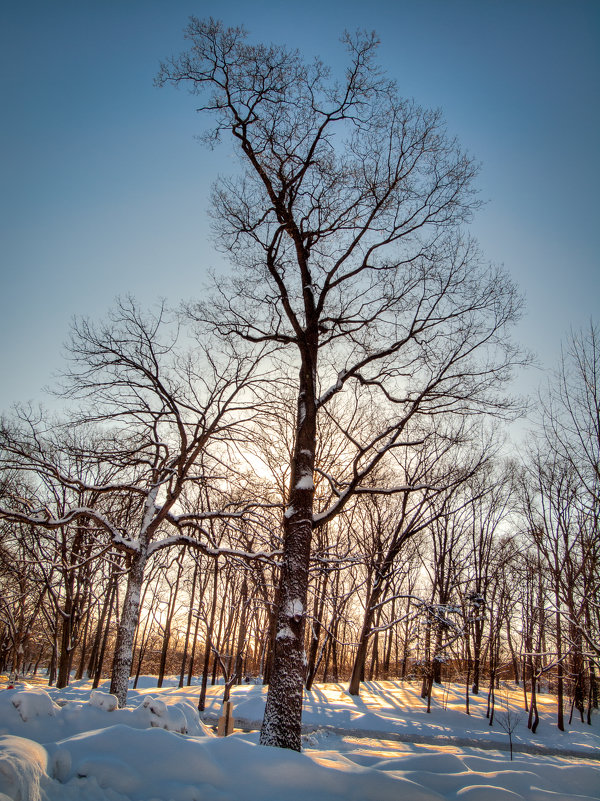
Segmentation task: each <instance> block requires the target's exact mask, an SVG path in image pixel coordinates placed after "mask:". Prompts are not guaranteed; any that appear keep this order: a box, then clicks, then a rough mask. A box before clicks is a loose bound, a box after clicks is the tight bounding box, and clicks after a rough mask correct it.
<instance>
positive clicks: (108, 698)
mask: <svg viewBox="0 0 600 801" xmlns="http://www.w3.org/2000/svg"><path fill="white" fill-rule="evenodd" d="M90 704H91V705H92V706H95V707H98V709H104V710H105V711H106V712H113V711H114V710H115V709H116V708H117V707H118V706H119V701H118V699H117V696H116V695H111V694H110V693H105V692H102V690H92V692H91V694H90Z"/></svg>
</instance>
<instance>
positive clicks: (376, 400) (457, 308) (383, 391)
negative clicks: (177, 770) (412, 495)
mask: <svg viewBox="0 0 600 801" xmlns="http://www.w3.org/2000/svg"><path fill="white" fill-rule="evenodd" d="M185 35H186V38H187V39H188V41H189V43H190V47H189V49H188V50H187V52H184V53H183V54H182V55H181V56H180V57H178V58H172V59H170V60H169V61H167V62H165V63H164V64H163V65H162V67H161V70H160V73H159V75H158V78H157V82H158V84H159V85H163V84H166V83H172V84H185V85H187V86H188V87H189V88H190V89H191V91H192V92H193V93H194V94H196V95H200V96H201V97H202V101H201V107H200V110H202V111H203V112H205V113H206V114H207V115H208V116H209V117H210V118H211V119H212V121H213V124H212V127H207V128H206V130H205V135H204V138H205V140H206V141H207V142H208V143H209V144H211V145H214V144H216V143H217V142H218V141H219V140H220V139H221V137H223V136H225V135H227V136H228V137H229V142H230V143H232V144H233V146H234V147H235V149H236V152H237V154H238V156H239V160H240V172H239V174H238V175H237V176H235V177H233V178H225V179H222V180H220V181H219V182H218V183H217V185H216V186H215V189H214V193H213V202H212V207H213V217H214V223H215V229H216V234H217V237H218V242H219V243H220V246H221V247H222V248H224V250H225V251H226V253H227V254H228V257H229V259H230V261H231V263H232V265H233V266H234V267H235V274H234V276H233V277H231V278H230V279H229V280H228V281H222V282H220V283H219V284H218V286H216V288H215V291H214V293H213V295H212V297H211V298H210V301H208V302H206V303H203V304H202V303H201V304H197V305H196V306H194V307H193V310H192V311H193V314H194V315H195V316H196V317H197V318H198V319H200V320H203V321H205V322H207V323H209V324H211V325H212V326H213V328H214V330H215V331H216V332H218V333H219V334H220V335H221V336H222V338H223V339H224V340H227V341H232V340H244V341H246V342H248V343H254V344H255V345H256V346H257V347H261V346H263V345H264V344H265V343H267V344H268V346H269V347H275V348H277V354H276V355H275V356H274V357H272V358H273V359H274V362H273V363H278V364H279V366H280V371H281V375H282V377H284V378H286V380H288V381H289V382H290V383H291V384H292V385H293V386H294V388H295V390H294V391H295V397H296V403H297V406H296V421H295V436H294V443H293V448H292V451H291V456H290V472H289V476H290V477H289V487H288V490H287V498H286V512H285V515H284V521H283V526H284V554H283V562H282V567H281V577H280V584H279V589H278V598H277V607H278V612H277V616H278V617H277V624H276V636H275V645H274V660H273V668H272V672H271V679H270V685H269V694H268V699H267V708H266V712H265V717H264V722H263V728H262V732H261V743H263V744H266V745H275V746H280V747H287V748H292V749H296V750H299V749H300V727H301V713H302V686H303V677H304V671H305V666H304V625H305V616H306V602H307V587H308V582H309V562H310V555H311V541H312V535H313V530H314V529H315V528H316V527H319V526H322V525H324V524H326V523H328V522H330V521H331V520H333V518H334V517H335V516H336V515H338V514H339V513H340V512H341V511H342V510H343V509H344V508H345V507H346V506H347V504H348V503H349V502H350V500H351V499H352V498H353V497H355V496H356V495H357V494H358V493H364V492H369V493H375V492H402V491H404V492H406V491H409V490H410V489H411V488H410V487H406V486H398V485H395V484H394V483H393V481H392V483H386V484H385V485H384V486H377V485H376V484H375V483H374V482H373V481H372V480H371V479H372V476H374V475H375V472H376V470H377V469H378V468H379V467H380V466H381V465H383V464H385V463H393V461H394V458H395V454H396V452H398V451H399V450H401V449H407V448H410V447H411V446H412V445H413V444H419V443H422V442H423V441H424V440H425V439H426V438H434V437H436V436H440V437H445V438H455V439H456V440H459V439H460V438H461V436H462V435H463V434H464V430H463V427H464V418H465V416H466V415H468V414H470V413H473V412H483V411H491V412H496V413H501V412H506V411H507V409H508V406H507V403H506V401H505V400H504V399H503V397H502V396H501V395H500V394H499V392H498V388H499V385H500V384H501V383H502V381H503V380H504V379H506V378H507V377H508V376H509V374H510V370H511V367H512V366H513V365H514V364H515V363H516V362H517V361H518V360H519V358H520V356H519V354H518V352H517V351H516V350H515V349H514V348H513V347H512V345H511V344H510V341H509V339H508V338H507V331H508V329H509V328H510V326H511V324H512V323H513V322H514V321H515V319H516V317H517V316H518V313H519V305H520V302H519V298H518V297H517V293H516V291H515V289H514V287H513V285H512V284H511V282H510V280H509V279H508V277H507V276H506V274H504V273H503V272H502V271H501V270H498V269H494V268H492V267H489V266H488V265H487V264H486V263H485V262H484V261H483V260H482V257H481V255H480V253H479V252H478V249H477V246H476V244H475V243H474V241H473V240H472V239H471V238H469V237H468V236H467V235H466V234H465V232H464V230H463V224H464V223H465V222H467V221H468V220H469V218H470V216H471V213H472V211H473V209H474V208H475V207H476V206H477V200H476V197H475V195H474V187H473V180H474V177H475V175H476V166H475V164H474V163H473V161H472V159H470V158H469V157H468V156H467V155H466V154H465V153H464V152H463V151H462V150H461V148H460V147H459V145H458V144H457V142H456V141H455V140H454V139H452V138H451V137H450V136H449V135H448V134H447V132H446V129H445V126H444V123H443V120H442V118H441V115H440V113H439V112H437V111H428V110H425V109H423V108H421V107H420V106H418V105H417V104H416V103H414V102H412V101H408V100H404V99H402V98H401V97H400V96H399V94H398V91H397V88H396V86H395V84H394V83H393V82H392V81H390V80H388V79H387V78H386V77H385V76H384V75H383V73H382V71H381V70H380V68H379V67H378V65H377V63H376V60H375V56H376V48H377V40H376V37H375V36H374V35H368V34H363V33H357V34H356V35H350V34H347V35H345V36H344V40H343V41H344V44H345V46H346V49H347V53H348V62H347V68H346V70H345V73H344V75H343V76H342V77H340V78H339V79H335V78H334V77H333V76H332V75H331V72H330V70H329V69H328V68H327V67H326V66H325V65H324V64H323V63H322V62H321V61H320V60H318V59H316V60H314V61H312V62H311V63H306V62H305V61H304V60H303V58H302V57H301V55H300V54H299V53H298V52H296V51H291V50H289V49H287V48H285V47H279V46H275V45H268V46H267V45H262V44H258V45H253V44H249V43H248V42H247V35H246V32H245V31H244V30H243V29H242V28H226V27H224V26H223V25H222V24H221V23H219V22H215V21H214V20H212V19H211V20H208V21H200V20H198V19H196V18H193V17H192V18H191V19H190V22H189V25H188V27H187V29H186V34H185ZM294 373H295V376H294V375H293V374H294ZM327 416H330V417H332V419H333V420H334V424H335V426H336V427H337V429H338V431H339V432H340V434H341V435H342V436H343V437H345V439H346V446H345V449H344V452H345V459H342V460H340V463H339V465H338V466H337V468H336V469H335V470H332V472H331V473H329V474H328V475H327V481H328V482H329V487H330V493H329V495H328V496H327V497H325V498H324V500H323V502H318V501H317V500H316V499H315V483H314V479H315V471H316V470H318V468H319V465H318V464H316V462H315V454H316V452H317V444H318V436H319V435H318V432H319V424H318V420H319V418H322V417H327ZM358 417H362V418H363V419H366V418H369V421H370V424H369V425H365V426H364V427H363V428H361V429H359V430H357V429H356V426H355V425H353V423H354V422H355V421H356V419H357V418H358Z"/></svg>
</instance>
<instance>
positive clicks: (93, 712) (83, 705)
mask: <svg viewBox="0 0 600 801" xmlns="http://www.w3.org/2000/svg"><path fill="white" fill-rule="evenodd" d="M72 692H73V691H72ZM86 695H88V696H89V698H88V700H85V701H81V700H80V701H75V700H66V699H64V698H59V699H58V700H59V703H55V702H54V701H53V700H52V699H51V697H50V695H49V694H48V693H47V692H46V691H45V690H43V689H41V688H35V689H34V688H31V687H28V688H26V689H24V690H3V691H2V692H0V734H16V735H18V736H21V737H27V738H28V739H30V740H35V741H36V742H38V743H46V742H52V741H55V740H56V739H57V738H64V737H70V736H72V735H75V734H80V733H82V732H86V731H91V730H92V729H104V728H106V727H107V726H113V725H115V724H119V723H122V724H124V725H127V726H130V727H131V728H134V729H149V728H159V729H166V730H168V731H173V732H179V733H181V734H193V735H195V734H205V733H206V731H207V729H206V726H205V725H204V724H203V723H201V721H200V720H199V718H198V712H197V709H196V707H195V706H193V705H192V704H191V703H189V701H187V700H185V699H182V700H180V701H176V702H174V703H169V704H168V705H167V704H166V703H165V702H164V701H162V700H160V699H159V698H154V697H153V696H150V695H146V696H145V697H143V698H142V699H141V700H139V699H137V705H136V706H135V707H126V708H124V709H117V708H116V698H115V696H114V695H110V693H105V692H101V691H99V690H93V691H92V692H91V693H90V692H89V691H88V693H86Z"/></svg>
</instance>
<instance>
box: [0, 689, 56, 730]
mask: <svg viewBox="0 0 600 801" xmlns="http://www.w3.org/2000/svg"><path fill="white" fill-rule="evenodd" d="M11 701H12V704H13V706H14V707H15V709H17V710H18V712H19V715H20V716H21V720H22V721H23V722H25V723H26V722H27V721H28V720H31V719H32V718H41V717H45V716H50V717H52V716H53V715H54V714H55V710H56V709H58V706H57V704H55V703H54V702H53V701H52V699H51V698H50V696H49V695H48V693H47V692H46V691H45V690H42V689H41V688H38V689H34V688H28V689H26V690H19V691H17V692H16V693H13V695H12V698H11Z"/></svg>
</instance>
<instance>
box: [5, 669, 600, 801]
mask: <svg viewBox="0 0 600 801" xmlns="http://www.w3.org/2000/svg"><path fill="white" fill-rule="evenodd" d="M419 691H420V686H419V685H417V684H412V683H408V682H405V683H402V682H396V681H387V682H367V683H365V684H364V685H362V689H361V695H360V696H359V697H358V698H357V697H355V696H351V695H349V694H348V693H347V692H346V688H345V685H342V684H325V685H322V684H321V685H315V686H314V689H313V690H312V691H311V692H308V693H305V701H304V716H303V722H304V726H305V730H306V733H305V734H304V735H303V754H297V753H295V752H292V751H285V750H282V749H277V748H263V747H261V746H258V744H257V743H258V731H257V726H258V725H259V723H260V720H261V719H262V715H263V712H264V706H265V698H266V691H265V689H264V688H263V687H262V686H259V685H244V686H240V687H234V688H233V689H232V693H231V698H232V701H233V704H234V717H235V719H236V725H237V727H238V728H237V729H236V731H235V733H234V734H233V735H232V736H230V737H228V738H226V739H219V738H216V737H215V736H214V732H213V730H212V729H211V728H208V727H207V726H206V725H204V724H202V723H201V722H200V721H199V720H198V716H197V712H196V704H197V698H198V693H199V687H198V686H195V685H194V686H192V687H183V688H178V687H177V681H176V680H175V679H167V680H166V681H165V684H164V686H163V687H162V688H160V689H158V688H157V687H156V678H153V677H141V678H140V681H139V684H138V689H137V690H131V689H130V690H129V695H128V706H127V708H125V709H115V708H114V699H113V697H111V696H110V695H109V694H108V693H107V692H106V686H104V687H102V688H100V691H98V692H94V693H93V695H91V685H90V683H89V682H75V683H74V684H72V685H71V686H70V687H67V688H65V689H64V690H57V689H55V688H42V687H40V686H38V687H36V688H32V687H27V686H23V685H21V686H19V687H17V688H15V689H12V690H9V689H6V690H2V691H0V800H1V801H6V800H7V799H9V801H217V800H218V801H281V799H283V798H285V799H286V801H306V799H307V798H310V799H311V801H342V799H343V800H344V801H346V800H348V801H440V799H446V800H447V801H465V800H467V801H468V800H469V799H470V800H471V801H573V800H574V799H577V801H591V799H598V798H600V762H598V761H596V760H597V759H598V746H599V745H600V736H599V734H598V732H597V729H596V725H593V726H591V727H590V726H587V725H586V724H581V723H580V722H579V721H575V720H574V721H573V725H572V726H570V727H568V730H567V731H566V732H564V733H561V732H559V731H558V730H557V728H556V726H555V725H554V724H555V721H554V713H555V709H554V704H555V699H554V698H553V697H552V696H549V695H544V694H541V695H540V696H539V698H538V703H539V708H540V715H541V723H540V727H539V729H538V733H537V734H536V735H535V737H534V736H532V735H531V734H530V732H529V731H528V729H527V727H526V722H525V721H526V718H525V715H524V713H523V719H522V721H521V723H520V725H519V726H518V727H517V729H516V731H515V733H514V747H515V759H514V761H513V762H510V761H509V756H508V752H507V747H508V745H507V736H506V734H505V733H504V732H503V731H502V729H501V727H500V726H498V725H495V726H493V727H490V726H489V725H488V720H487V718H486V717H485V708H486V705H487V695H486V693H484V692H482V693H481V694H480V695H479V696H472V697H471V715H469V716H468V715H466V714H465V713H464V688H463V687H458V686H456V685H448V686H445V687H441V686H435V687H434V690H433V699H432V713H431V714H430V715H428V714H427V712H426V711H425V704H424V702H423V700H422V699H421V698H420V695H419ZM501 694H502V696H503V698H504V697H506V698H507V699H508V703H509V705H510V707H511V708H514V709H515V710H519V709H522V692H521V690H520V688H518V687H514V686H511V687H506V688H503V689H502V691H501ZM90 696H91V697H90ZM222 697H223V687H222V686H218V685H217V686H214V687H209V688H208V692H207V705H206V712H205V717H206V719H207V721H208V722H211V723H212V722H216V719H217V717H218V715H219V714H220V710H221V701H222ZM499 709H500V705H498V706H497V707H496V713H497V714H498V710H499ZM595 723H596V720H594V724H595ZM242 729H243V730H242ZM522 749H529V753H524V752H523V750H522ZM2 794H4V795H2Z"/></svg>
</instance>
